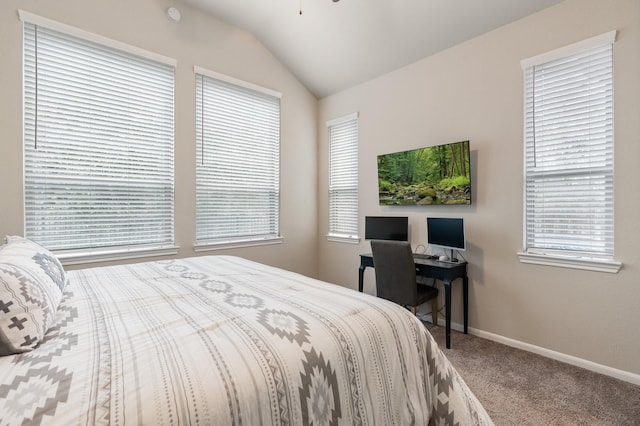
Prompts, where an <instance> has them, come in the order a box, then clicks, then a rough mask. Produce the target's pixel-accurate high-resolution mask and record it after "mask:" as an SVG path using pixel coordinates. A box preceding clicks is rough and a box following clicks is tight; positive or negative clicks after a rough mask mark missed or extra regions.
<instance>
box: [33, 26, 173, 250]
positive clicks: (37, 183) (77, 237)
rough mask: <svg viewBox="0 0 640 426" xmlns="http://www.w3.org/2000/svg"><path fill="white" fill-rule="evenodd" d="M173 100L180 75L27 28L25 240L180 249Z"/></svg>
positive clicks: (79, 246) (49, 245)
mask: <svg viewBox="0 0 640 426" xmlns="http://www.w3.org/2000/svg"><path fill="white" fill-rule="evenodd" d="M173 94H174V68H173V66H172V65H167V64H164V63H159V62H156V61H153V60H150V59H145V58H141V57H138V56H136V55H133V54H130V53H126V52H123V51H120V50H117V49H114V48H110V47H107V46H103V45H100V44H97V43H94V42H91V41H87V40H84V39H81V38H77V37H75V36H71V35H68V34H64V33H60V32H57V31H54V30H50V29H47V28H44V27H39V26H36V25H33V24H31V23H28V22H25V24H24V110H25V116H24V117H25V118H24V126H25V129H24V134H25V147H24V148H25V182H24V185H25V188H24V190H25V216H26V217H25V223H26V225H25V227H26V229H25V233H26V235H27V236H29V237H30V238H33V239H34V240H35V241H38V242H39V243H41V244H42V245H44V246H46V247H47V248H49V249H52V250H58V249H87V248H98V247H113V246H127V245H136V246H139V245H141V244H142V245H144V244H154V245H157V244H173V240H174V231H173V224H174V202H173V199H174V177H173V176H174V168H173V167H174V165H173V164H174V161H173V160H174V153H173V148H174V143H173V140H174V139H173V138H174V113H173V108H174V101H173Z"/></svg>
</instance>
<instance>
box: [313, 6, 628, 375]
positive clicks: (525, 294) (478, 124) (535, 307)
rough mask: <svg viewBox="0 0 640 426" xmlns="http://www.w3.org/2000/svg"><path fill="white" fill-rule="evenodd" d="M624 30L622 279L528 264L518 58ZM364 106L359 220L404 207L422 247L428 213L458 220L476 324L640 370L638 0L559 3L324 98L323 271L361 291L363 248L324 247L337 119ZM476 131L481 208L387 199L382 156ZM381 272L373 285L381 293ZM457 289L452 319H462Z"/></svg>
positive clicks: (618, 78)
mask: <svg viewBox="0 0 640 426" xmlns="http://www.w3.org/2000/svg"><path fill="white" fill-rule="evenodd" d="M614 29H615V30H618V37H617V42H616V43H615V46H614V52H615V53H614V63H615V65H614V66H615V167H616V172H615V194H616V200H615V209H616V210H615V219H616V228H615V238H616V240H615V241H616V244H615V257H616V259H618V260H620V261H622V262H623V263H624V266H623V269H622V270H621V271H620V272H619V273H618V274H608V273H599V272H589V271H582V270H570V269H563V268H557V267H546V266H537V265H526V264H522V263H520V262H519V260H518V257H517V256H516V253H517V252H518V251H519V250H521V248H522V203H523V197H522V192H523V191H522V186H523V183H522V165H523V142H522V140H523V107H522V105H523V78H522V70H521V68H520V60H521V59H524V58H528V57H531V56H534V55H537V54H540V53H543V52H546V51H549V50H553V49H555V48H557V47H561V46H563V45H567V44H570V43H573V42H577V41H580V40H582V39H585V38H589V37H591V36H595V35H598V34H601V33H604V32H607V31H610V30H614ZM354 111H359V113H360V120H359V129H360V162H359V179H360V218H361V221H360V226H361V235H362V231H363V227H364V216H365V215H377V214H381V215H386V214H389V215H408V216H409V217H410V223H411V224H412V232H411V241H412V243H413V244H414V245H416V244H419V243H424V242H425V239H426V230H425V217H426V216H428V215H455V216H462V217H464V218H465V221H466V231H467V239H468V249H467V251H466V253H464V256H465V257H466V258H467V259H468V261H469V264H470V265H469V274H470V327H473V328H474V329H476V330H478V331H480V332H481V333H491V334H493V335H494V336H501V337H502V338H507V339H514V340H515V341H519V342H523V343H526V344H528V345H535V346H536V347H540V348H544V349H545V350H549V351H557V352H560V353H563V354H567V355H569V356H572V357H577V358H579V359H582V360H588V361H591V362H593V363H596V364H599V365H600V366H607V367H611V368H613V369H618V370H622V371H623V372H630V373H632V375H637V374H640V275H639V272H640V271H639V269H640V254H639V253H640V230H639V228H640V227H639V226H638V219H639V218H640V213H639V212H640V197H638V182H640V167H639V166H638V164H639V162H640V115H639V114H640V1H638V0H608V1H602V0H568V1H566V2H563V3H561V4H559V5H557V6H556V7H553V8H551V9H547V10H545V11H542V12H541V13H538V14H536V15H533V16H530V17H528V18H526V19H523V20H521V21H518V22H516V23H514V24H511V25H509V26H506V27H503V28H500V29H498V30H496V31H493V32H491V33H488V34H486V35H483V36H481V37H478V38H475V39H473V40H470V41H468V42H466V43H464V44H461V45H459V46H456V47H454V48H452V49H449V50H447V51H444V52H442V53H440V54H437V55H434V56H432V57H429V58H426V59H424V60H421V61H418V62H416V63H414V64H412V65H410V66H407V67H405V68H402V69H399V70H397V71H395V72H392V73H389V74H387V75H385V76H382V77H380V78H378V79H375V80H373V81H370V82H368V83H366V84H363V85H360V86H358V87H354V88H351V89H348V90H345V91H343V92H341V93H338V94H336V95H334V96H330V97H327V98H324V99H322V100H321V101H320V106H319V120H318V123H319V126H318V127H319V159H320V161H319V188H320V189H319V195H320V201H319V212H320V214H319V224H320V235H321V239H320V242H319V244H320V252H319V256H320V263H319V270H320V271H321V272H320V278H321V279H324V280H327V281H332V282H336V283H341V284H343V285H346V286H349V287H352V288H356V285H357V277H358V274H357V268H358V265H359V259H358V253H361V252H366V251H369V244H368V242H365V241H362V242H361V243H360V244H359V245H353V244H345V243H336V242H328V241H326V239H325V238H324V237H322V236H324V235H325V234H326V233H327V215H326V212H327V196H326V194H327V187H326V182H327V132H326V128H325V126H324V124H325V122H326V121H327V120H330V119H333V118H336V117H339V116H341V115H344V114H347V113H351V112H354ZM466 139H469V140H470V141H471V142H470V143H471V151H472V152H471V157H472V168H473V170H472V176H473V186H474V187H473V193H472V196H473V205H471V206H457V207H448V206H425V207H412V208H410V207H380V206H379V205H378V201H377V186H376V185H377V181H376V155H377V154H381V153H386V152H394V151H400V150H405V149H410V148H418V147H423V146H428V145H436V144H441V143H448V142H454V141H459V140H466ZM374 283H375V280H374V277H373V273H372V272H371V270H368V271H367V275H366V277H365V291H367V292H371V293H373V292H374V291H375V290H374V288H375V287H374ZM461 309H462V306H461V297H460V293H459V289H458V290H457V291H456V292H454V307H453V310H454V321H455V322H457V323H461V322H462V317H461Z"/></svg>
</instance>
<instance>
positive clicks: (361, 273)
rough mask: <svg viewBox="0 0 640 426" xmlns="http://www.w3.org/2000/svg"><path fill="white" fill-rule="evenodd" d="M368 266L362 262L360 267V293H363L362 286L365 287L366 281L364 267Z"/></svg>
mask: <svg viewBox="0 0 640 426" xmlns="http://www.w3.org/2000/svg"><path fill="white" fill-rule="evenodd" d="M365 268H366V266H364V265H362V264H360V267H359V268H358V291H359V292H360V293H362V287H363V283H364V269H365Z"/></svg>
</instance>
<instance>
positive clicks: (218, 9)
mask: <svg viewBox="0 0 640 426" xmlns="http://www.w3.org/2000/svg"><path fill="white" fill-rule="evenodd" d="M182 1H183V2H185V3H189V4H191V5H193V6H195V7H197V8H199V9H201V10H203V11H206V12H209V13H211V14H213V15H215V16H216V17H217V18H219V19H221V20H223V21H226V22H229V23H231V24H234V25H236V26H238V27H240V28H242V29H244V30H246V31H248V32H250V33H252V34H253V35H254V36H255V37H256V38H257V39H258V40H260V41H261V42H262V44H264V46H265V47H266V48H267V49H269V51H271V53H273V55H275V56H276V57H277V58H278V59H279V60H280V61H281V62H282V63H283V64H284V65H285V66H286V67H287V68H288V69H289V70H291V72H292V73H293V74H294V75H296V77H297V78H298V79H299V80H300V81H301V82H302V83H303V84H304V85H305V86H306V87H307V88H308V89H309V90H310V91H311V92H312V93H314V94H315V95H316V96H317V97H318V98H322V97H325V96H328V95H331V94H334V93H337V92H339V91H341V90H344V89H346V88H349V87H352V86H355V85H357V84H360V83H363V82H365V81H368V80H370V79H372V78H375V77H378V76H380V75H382V74H385V73H387V72H389V71H392V70H394V69H397V68H400V67H402V66H405V65H408V64H410V63H412V62H415V61H417V60H419V59H422V58H424V57H427V56H429V55H432V54H434V53H437V52H439V51H442V50H444V49H447V48H449V47H451V46H454V45H456V44H458V43H461V42H463V41H465V40H468V39H471V38H473V37H475V36H478V35H480V34H483V33H486V32H488V31H491V30H493V29H495V28H498V27H500V26H503V25H506V24H508V23H510V22H513V21H516V20H518V19H520V18H523V17H525V16H527V15H530V14H532V13H535V12H537V11H540V10H542V9H544V8H547V7H549V6H552V5H554V4H556V3H560V2H561V1H562V0H341V1H338V2H334V1H332V0H182ZM300 8H302V15H300V14H299V11H300Z"/></svg>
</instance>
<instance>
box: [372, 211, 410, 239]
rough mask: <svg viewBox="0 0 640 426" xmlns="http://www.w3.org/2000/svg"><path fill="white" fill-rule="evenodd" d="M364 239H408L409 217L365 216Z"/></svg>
mask: <svg viewBox="0 0 640 426" xmlns="http://www.w3.org/2000/svg"><path fill="white" fill-rule="evenodd" d="M364 238H365V240H395V241H409V218H408V217H406V216H365V218H364Z"/></svg>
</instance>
